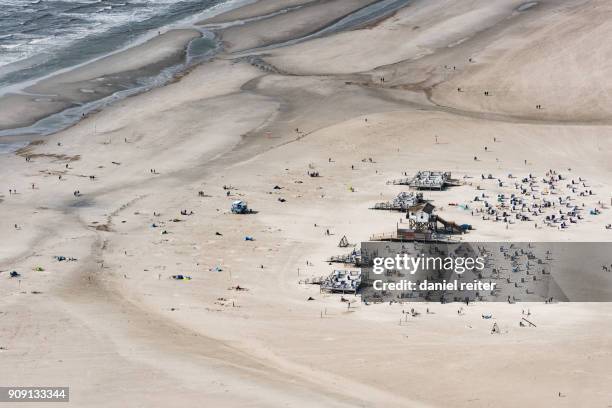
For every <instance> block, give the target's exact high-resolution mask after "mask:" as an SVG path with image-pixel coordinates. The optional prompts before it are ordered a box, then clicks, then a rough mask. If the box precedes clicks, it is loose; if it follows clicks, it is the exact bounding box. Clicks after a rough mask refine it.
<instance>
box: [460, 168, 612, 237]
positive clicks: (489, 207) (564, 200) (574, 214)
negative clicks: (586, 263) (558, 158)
mask: <svg viewBox="0 0 612 408" xmlns="http://www.w3.org/2000/svg"><path fill="white" fill-rule="evenodd" d="M481 180H482V181H486V180H492V181H494V182H495V183H496V187H497V190H502V189H508V188H509V189H510V191H509V192H508V193H506V192H505V191H504V192H499V193H498V194H497V195H496V197H495V201H494V202H491V201H490V197H489V196H488V195H486V194H485V193H484V192H482V193H481V194H480V195H478V196H476V197H474V200H473V203H472V205H474V203H477V204H480V206H479V208H473V209H471V213H472V215H480V216H481V217H482V219H483V220H492V221H496V222H499V221H502V222H504V223H510V224H511V223H513V222H514V221H515V220H518V221H536V223H535V227H536V228H537V227H538V223H537V221H538V220H540V221H541V222H542V223H543V224H544V225H548V226H554V227H558V228H560V229H563V228H568V227H569V226H570V224H577V223H578V222H579V221H580V220H583V219H584V211H585V210H586V209H587V207H586V203H585V202H580V203H578V202H577V200H579V199H580V198H581V197H588V196H593V195H594V193H593V190H592V189H591V188H590V187H589V186H588V185H587V183H586V180H584V179H583V178H581V177H578V178H577V179H569V180H568V179H566V178H565V177H564V176H562V175H561V174H559V173H558V172H557V171H555V170H552V169H551V170H549V171H548V172H547V173H546V175H545V176H544V177H542V178H538V177H536V176H534V175H533V174H529V175H528V176H526V177H523V178H522V179H521V180H520V181H518V180H517V179H516V178H515V177H513V176H512V175H511V174H510V175H508V179H507V180H502V179H501V178H495V177H493V176H492V175H491V174H489V175H488V176H485V175H484V174H481ZM480 188H481V187H480V186H479V190H480ZM599 206H600V207H602V208H603V205H602V204H601V202H599ZM465 208H466V209H467V208H469V207H468V206H465ZM600 212H601V209H600V208H591V209H589V213H590V214H591V215H598V214H600ZM611 228H612V226H611Z"/></svg>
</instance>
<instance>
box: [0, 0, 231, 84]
mask: <svg viewBox="0 0 612 408" xmlns="http://www.w3.org/2000/svg"><path fill="white" fill-rule="evenodd" d="M223 3H231V1H224V0H178V1H177V0H0V88H3V87H6V86H8V85H13V84H18V83H22V82H25V81H31V80H33V79H36V78H39V77H41V76H44V75H47V74H49V73H52V72H55V71H58V70H61V69H65V68H69V67H72V66H74V65H77V64H80V63H83V62H86V61H88V60H91V59H93V58H96V57H99V56H102V55H105V54H108V53H110V52H113V51H116V50H117V49H120V48H123V47H126V46H127V45H129V44H130V43H133V42H136V41H138V39H140V38H142V37H143V36H144V35H146V33H149V32H155V30H156V29H158V28H160V27H166V26H169V25H172V24H173V23H178V22H180V21H181V20H183V19H186V18H189V17H193V16H197V15H198V14H201V13H202V12H205V11H206V10H209V9H211V8H215V7H218V6H220V5H223Z"/></svg>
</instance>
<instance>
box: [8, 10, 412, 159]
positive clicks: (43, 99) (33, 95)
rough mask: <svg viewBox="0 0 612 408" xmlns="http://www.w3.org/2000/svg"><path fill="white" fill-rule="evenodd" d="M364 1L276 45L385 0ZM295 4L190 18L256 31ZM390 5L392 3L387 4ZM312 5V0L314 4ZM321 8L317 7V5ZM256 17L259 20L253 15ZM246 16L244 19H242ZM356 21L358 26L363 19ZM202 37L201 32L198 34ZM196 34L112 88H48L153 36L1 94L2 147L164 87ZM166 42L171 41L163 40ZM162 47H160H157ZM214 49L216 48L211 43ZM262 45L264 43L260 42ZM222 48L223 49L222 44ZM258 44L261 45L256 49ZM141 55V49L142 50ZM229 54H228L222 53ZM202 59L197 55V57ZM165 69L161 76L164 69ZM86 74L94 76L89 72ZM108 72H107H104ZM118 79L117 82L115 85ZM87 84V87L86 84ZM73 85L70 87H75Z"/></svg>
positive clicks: (179, 70)
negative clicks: (11, 140)
mask: <svg viewBox="0 0 612 408" xmlns="http://www.w3.org/2000/svg"><path fill="white" fill-rule="evenodd" d="M364 1H366V3H367V4H365V5H364V6H363V7H361V8H356V9H355V7H354V6H352V5H351V6H348V7H346V8H344V9H343V10H345V11H341V13H343V14H342V15H341V16H340V17H337V18H334V19H333V21H331V22H325V21H323V22H320V23H319V25H320V26H321V27H319V29H316V30H314V31H312V30H311V31H310V33H307V34H306V35H305V36H304V35H303V32H301V31H297V32H294V33H293V34H291V35H289V37H293V38H291V39H288V38H289V37H284V39H282V40H278V38H277V39H276V40H275V41H280V43H279V46H285V45H290V44H291V43H292V42H294V41H297V42H299V41H304V40H307V39H309V38H310V37H311V36H313V35H316V36H318V35H317V33H321V35H331V34H333V33H334V32H335V31H333V30H332V31H330V32H326V31H325V30H326V29H328V28H330V27H334V26H335V24H337V23H338V22H340V21H343V20H344V19H345V18H346V17H347V16H349V15H352V14H353V13H359V12H360V11H361V10H362V9H367V8H369V7H371V6H372V5H377V4H378V3H385V1H388V0H364ZM294 3H295V4H293V3H291V5H289V6H287V5H283V6H282V7H278V6H277V5H275V4H273V3H267V2H254V3H249V4H247V5H246V6H242V7H240V6H237V7H236V8H234V9H230V10H229V11H225V12H220V13H219V14H216V15H214V16H213V17H209V18H207V19H204V20H200V21H198V22H196V24H195V25H196V26H206V25H207V24H209V23H210V22H212V23H213V24H214V23H215V22H216V21H218V20H217V19H221V20H220V21H223V22H228V21H226V20H225V19H226V18H228V16H229V18H230V19H232V18H233V19H234V20H229V21H230V22H231V21H234V22H236V23H237V24H239V25H246V26H247V27H248V28H247V29H248V30H249V31H253V30H255V31H261V29H259V28H257V27H253V25H257V24H258V23H259V22H260V21H263V22H267V20H269V19H278V18H283V17H284V16H283V14H287V13H288V14H291V15H290V16H288V19H287V21H289V22H291V21H295V20H296V18H297V19H299V18H300V16H299V15H296V14H294V13H295V12H296V11H301V9H302V8H304V7H307V6H312V5H313V4H314V3H316V2H314V1H312V0H308V1H307V0H295V2H294ZM392 3H393V2H392ZM399 3H401V4H400V5H399V6H394V7H395V8H394V10H395V11H396V10H397V8H398V7H399V8H401V7H404V6H405V5H406V4H407V3H408V2H402V1H400V2H399ZM314 5H316V4H314ZM318 7H323V6H318ZM270 10H272V13H266V11H270ZM383 14H384V16H381V15H380V10H379V11H378V13H376V14H374V15H371V16H369V17H368V18H367V20H366V21H370V22H371V21H379V20H381V19H383V20H384V19H385V18H388V17H389V15H388V14H389V13H388V12H387V11H384V10H383ZM258 15H262V17H261V19H259V18H258V17H257V16H258ZM245 18H246V21H242V20H243V19H245ZM360 24H364V23H363V22H362V23H360ZM232 27H233V26H230V27H229V28H223V27H221V28H219V29H216V30H213V31H212V32H213V33H214V35H215V36H220V39H219V40H220V42H223V38H222V36H223V33H225V32H226V31H227V30H231V29H232ZM358 27H359V25H357V26H355V27H352V26H349V27H345V29H349V30H350V29H355V28H358ZM190 30H192V31H191V32H194V33H195V31H193V30H194V29H172V30H169V31H166V32H164V33H163V34H161V35H160V36H158V37H162V36H172V35H177V33H181V32H188V31H190ZM202 35H203V34H202ZM196 39H197V37H195V36H194V37H192V38H189V40H188V41H183V42H181V41H177V42H175V44H174V47H175V48H176V54H177V55H176V56H175V57H167V58H165V59H160V60H158V61H156V62H155V65H154V66H149V67H147V69H136V70H131V71H130V70H127V71H120V72H117V73H114V74H113V75H112V76H115V77H116V78H115V82H116V84H115V85H114V86H113V84H112V83H107V84H105V86H100V84H92V83H91V82H92V80H96V81H97V80H99V78H97V79H96V78H86V79H85V81H78V82H80V83H82V84H83V86H79V85H80V84H79V83H73V82H74V81H73V80H70V81H69V82H68V83H69V84H70V87H72V89H68V90H66V89H65V87H64V86H62V88H57V87H55V86H53V83H54V82H56V81H57V82H60V83H61V82H62V80H61V79H62V78H63V77H71V76H73V75H75V74H76V75H77V76H78V75H79V73H81V72H88V71H93V72H95V70H96V69H98V68H97V67H98V66H100V65H102V64H105V63H106V62H107V61H109V60H111V61H112V60H120V59H122V58H128V59H129V58H130V56H131V55H132V54H138V53H142V51H141V50H143V49H147V48H149V49H154V48H157V47H158V46H156V45H153V46H151V42H156V41H157V40H159V39H158V38H157V37H152V38H150V39H148V40H147V41H145V42H142V43H137V44H136V45H134V46H131V47H128V48H126V49H123V50H120V51H117V52H115V53H112V54H110V55H108V56H104V57H101V58H99V59H95V60H94V61H91V62H87V63H84V64H81V65H79V66H77V67H75V68H71V69H68V70H63V71H62V72H60V73H56V74H51V75H49V76H47V77H44V78H43V79H40V80H37V81H35V82H33V83H32V84H31V85H29V86H28V87H27V88H25V89H24V90H23V92H19V93H10V92H9V93H6V94H3V95H2V96H0V108H2V107H3V106H4V108H3V109H1V110H2V111H3V112H4V115H0V144H3V145H5V148H4V150H7V149H8V150H10V149H11V148H10V147H8V146H7V145H8V137H7V136H14V137H17V136H19V135H24V136H27V135H31V134H38V135H40V136H47V135H49V134H53V133H55V132H57V131H60V130H62V129H66V128H67V127H68V126H71V125H72V124H74V123H76V122H78V121H79V120H81V119H82V118H83V117H84V115H88V114H89V113H90V112H95V111H97V110H99V109H101V108H103V107H104V106H107V105H108V104H109V103H114V102H116V101H117V100H121V99H123V98H124V97H129V96H132V95H136V94H139V93H141V92H146V91H148V90H150V89H151V88H157V87H160V86H164V85H166V84H168V83H169V82H171V81H173V80H174V78H176V77H179V76H182V75H184V74H185V73H187V72H188V70H189V68H190V65H191V64H190V61H187V60H186V59H188V58H189V56H188V55H187V56H185V55H184V54H183V56H182V60H181V57H180V56H179V54H180V53H181V51H180V49H181V48H182V50H183V51H182V52H183V53H185V52H186V50H187V49H188V48H189V46H190V44H191V43H192V42H193V41H194V40H196ZM168 42H171V40H169V41H168ZM163 46H164V45H161V47H163ZM217 47H218V46H217ZM266 47H267V46H266ZM266 47H264V48H263V49H257V48H258V47H256V49H254V50H253V51H256V52H257V51H259V52H261V51H263V50H264V49H265V48H266ZM222 48H223V47H222ZM259 48H261V47H259ZM218 52H221V53H222V55H221V56H224V57H227V56H228V55H232V54H234V53H235V52H232V51H231V49H230V50H227V49H222V50H219V49H216V50H215V49H214V48H212V49H211V52H210V53H209V55H205V56H204V61H199V62H196V64H199V63H202V62H205V61H206V60H207V59H210V58H214V55H215V54H216V53H218ZM245 52H247V53H248V50H246V49H245V50H242V51H240V52H238V55H240V54H241V53H242V54H244V53H245ZM145 53H146V52H145ZM228 53H229V54H228ZM200 59H202V58H200ZM165 71H167V74H165V73H164V72H165ZM90 76H95V75H93V73H92V75H90ZM107 76H108V75H107ZM147 78H148V81H149V82H150V83H148V84H144V85H136V84H137V82H138V81H139V80H142V79H147ZM126 81H127V83H132V85H129V86H128V87H127V89H125V83H126ZM120 83H121V86H119V84H120ZM62 85H66V82H64V83H62ZM92 85H93V86H92ZM75 88H76V89H75ZM25 106H28V110H29V111H30V112H32V113H31V114H30V115H29V116H27V117H23V115H18V114H17V112H21V111H22V110H23V108H22V107H25Z"/></svg>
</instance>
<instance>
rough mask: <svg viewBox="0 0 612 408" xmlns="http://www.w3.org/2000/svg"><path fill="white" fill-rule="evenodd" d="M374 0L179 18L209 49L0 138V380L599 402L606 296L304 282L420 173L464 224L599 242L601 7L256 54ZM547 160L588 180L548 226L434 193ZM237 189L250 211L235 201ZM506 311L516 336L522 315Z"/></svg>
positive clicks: (464, 13) (125, 399) (1, 117)
mask: <svg viewBox="0 0 612 408" xmlns="http://www.w3.org/2000/svg"><path fill="white" fill-rule="evenodd" d="M370 3H372V1H327V2H326V1H291V2H287V4H286V7H288V8H289V10H288V11H283V12H280V10H281V9H280V8H279V6H278V3H277V2H269V1H266V0H263V1H260V2H255V3H252V4H248V5H245V6H243V7H242V8H237V9H235V10H232V11H229V12H226V13H222V14H219V15H218V16H216V17H213V18H212V19H210V20H206V21H203V22H199V23H198V24H210V25H214V24H219V25H220V28H219V29H218V31H217V32H216V34H217V35H218V38H219V39H220V40H221V41H222V43H223V44H224V49H223V50H221V51H220V53H219V54H217V55H216V56H215V58H213V59H212V60H211V61H208V62H206V63H203V64H200V65H197V66H195V67H192V68H191V69H190V70H189V71H187V72H185V73H183V74H181V75H180V76H178V77H176V78H175V79H174V80H173V81H171V82H170V83H168V84H167V85H165V86H163V87H159V88H154V89H151V90H149V91H147V92H144V93H140V94H138V95H135V96H132V97H129V98H126V99H123V100H119V101H117V102H115V103H113V104H111V105H109V106H107V107H105V108H104V109H102V110H100V111H97V112H95V113H92V114H89V115H86V117H84V118H83V119H82V120H81V121H79V122H78V123H76V124H75V125H74V126H71V127H69V128H67V129H65V130H63V131H60V132H57V133H54V134H52V135H49V136H45V137H36V138H34V139H35V140H34V141H33V140H32V136H30V137H29V138H27V139H24V140H26V142H27V143H29V144H28V145H27V146H26V147H22V148H21V149H19V150H17V151H15V152H12V153H10V154H0V175H1V177H0V180H1V183H0V187H1V189H0V211H1V214H2V217H0V238H1V240H2V245H0V282H1V283H0V362H1V363H0V378H2V381H1V384H0V385H2V386H4V385H6V386H8V385H16V386H30V385H55V386H69V387H70V400H71V401H70V402H71V405H72V406H75V407H126V406H130V407H168V406H177V407H201V406H220V407H234V406H235V407H244V406H251V407H280V406H291V407H306V406H324V407H328V406H329V407H357V406H359V407H381V406H388V407H447V406H452V407H490V406H495V407H517V406H520V407H541V406H551V407H579V406H580V407H608V406H610V405H612V389H611V388H610V386H609V384H610V383H612V371H611V370H610V368H609V367H610V364H612V330H610V324H611V323H612V303H608V302H603V303H595V302H593V303H589V302H569V303H555V304H545V303H544V302H540V303H527V304H525V303H516V304H508V303H491V302H476V303H471V304H470V305H469V306H466V305H463V307H462V309H463V310H462V312H461V313H458V309H459V308H460V307H461V305H458V304H456V303H449V304H440V303H433V302H431V303H422V302H421V303H405V304H401V303H394V304H389V303H380V304H364V303H362V302H360V299H359V295H353V294H351V295H340V294H330V293H321V292H320V288H319V286H317V285H312V284H307V283H305V280H307V279H312V278H316V277H321V276H326V275H328V274H330V273H331V272H332V271H333V270H334V269H337V268H338V266H337V265H336V266H334V265H332V264H330V263H328V262H327V260H328V259H329V258H330V256H333V255H339V254H343V253H346V252H348V251H349V250H350V248H349V249H347V248H339V247H338V243H339V241H340V239H341V238H342V237H343V236H346V237H347V239H348V241H349V242H350V243H351V244H359V243H360V242H362V241H367V240H369V239H370V237H371V236H372V235H373V234H377V233H385V232H389V231H393V230H394V229H395V228H396V225H397V224H398V222H400V220H401V219H402V218H404V219H405V216H404V214H402V213H400V212H390V211H373V210H371V209H370V207H372V206H373V205H374V204H375V203H376V202H380V201H387V200H389V199H392V198H393V197H395V196H396V195H397V194H398V193H400V192H402V191H406V189H407V186H400V185H393V184H389V183H388V181H389V180H393V179H397V178H399V177H402V176H403V175H404V174H409V175H412V174H414V173H416V172H417V171H419V170H424V169H435V170H444V171H450V172H452V173H453V176H455V177H457V178H459V179H460V180H461V181H462V183H461V185H459V186H457V187H453V188H450V189H447V190H444V191H431V192H427V198H428V199H430V200H431V202H432V203H433V204H435V206H436V208H437V211H439V213H440V214H442V215H444V217H445V218H448V219H451V220H455V221H456V222H458V223H466V224H470V225H471V226H473V230H472V231H469V233H468V234H466V235H464V236H462V239H465V240H471V241H491V242H496V241H517V242H519V241H529V242H532V241H533V242H538V241H542V242H546V241H561V242H571V241H580V242H610V241H612V229H606V227H605V226H606V225H608V224H611V223H612V208H611V207H612V202H611V198H612V196H611V194H612V182H611V181H610V180H612V161H610V157H611V153H612V123H610V120H609V118H608V117H607V112H608V111H609V109H610V108H612V99H610V93H609V92H608V91H607V89H608V88H609V87H610V86H612V81H611V80H610V72H609V70H610V65H609V64H607V60H606V56H607V55H609V54H610V52H612V45H610V43H609V42H607V41H605V39H606V38H607V37H608V35H607V34H608V33H609V31H610V30H611V29H612V25H611V24H610V23H609V21H610V18H609V17H610V15H611V14H612V6H611V5H610V4H609V3H607V2H605V1H603V0H590V1H586V0H585V1H582V0H563V1H546V0H542V1H539V2H537V4H535V5H533V6H530V7H525V6H524V3H525V2H524V1H518V0H500V1H496V2H490V1H484V0H478V1H472V2H465V3H464V2H454V1H450V0H436V1H413V2H410V3H409V5H407V6H406V7H403V8H401V9H399V10H397V11H396V12H394V13H393V14H392V15H390V16H387V18H385V19H384V20H382V21H377V22H376V24H371V25H368V26H366V27H360V28H358V29H355V30H350V31H344V32H340V33H336V34H333V35H329V36H324V37H321V38H316V39H312V40H309V41H304V42H299V43H297V44H294V45H289V46H282V47H274V46H273V45H274V44H276V43H283V42H286V41H288V40H291V39H295V38H300V37H303V36H304V35H307V34H309V33H313V32H316V31H318V30H320V29H321V28H324V27H326V26H328V25H329V24H331V23H332V22H333V21H336V20H338V19H339V18H341V17H343V16H345V15H347V14H350V13H351V12H354V11H355V10H358V9H360V8H362V7H364V6H366V5H368V4H370ZM521 6H523V7H521ZM258 16H265V17H262V18H257V17H258ZM245 19H246V21H242V22H241V23H240V24H236V25H231V24H230V25H229V26H226V27H225V26H223V24H226V23H231V22H232V21H235V20H245ZM199 35H200V33H199V31H197V30H187V29H181V30H174V31H169V32H167V33H163V34H161V35H160V36H158V37H155V38H153V39H151V40H150V41H148V42H145V43H144V44H142V45H140V46H137V47H134V48H130V49H127V50H125V51H122V52H120V53H117V54H114V55H112V56H109V57H107V58H104V59H101V60H98V61H95V62H92V63H90V64H86V65H84V66H82V67H80V68H77V69H76V70H75V71H72V72H65V73H62V74H59V75H56V76H52V77H50V78H48V79H47V80H43V81H42V82H39V83H37V84H34V85H32V87H31V88H29V89H28V92H31V93H32V94H36V96H34V95H28V96H26V95H23V94H13V95H6V96H3V97H2V98H0V129H7V128H13V127H19V126H25V125H28V124H31V123H32V122H33V121H36V120H37V119H40V118H42V117H45V116H47V115H48V114H50V113H52V112H58V111H60V110H62V109H64V108H65V107H67V106H71V105H72V104H75V103H84V102H87V101H89V100H91V99H90V98H91V94H90V93H88V92H83V90H84V89H91V90H92V91H93V92H95V93H96V94H104V95H111V94H112V93H113V92H115V91H116V90H117V89H119V88H120V87H121V86H122V83H123V82H124V81H129V78H131V77H133V76H134V75H136V74H135V72H137V71H138V75H141V73H140V71H142V70H151V72H157V71H159V70H160V69H161V68H163V67H167V66H170V65H172V64H174V63H176V62H177V61H178V60H181V59H182V58H183V57H184V52H185V46H186V44H187V43H188V42H189V41H190V40H191V39H193V38H195V37H197V36H199ZM262 46H268V47H269V48H268V49H265V50H257V49H256V48H258V47H262ZM250 49H255V50H253V51H252V52H251V51H249V50H250ZM100 78H104V80H100V81H98V80H99V79H100ZM383 78H384V80H383ZM485 92H487V94H486V95H485ZM40 95H45V96H44V98H45V99H44V100H37V101H36V103H34V104H33V103H32V100H33V99H32V98H41V97H43V96H40ZM50 95H51V96H50ZM536 106H541V107H536ZM16 139H17V138H16V137H13V138H11V141H15V140H16ZM551 169H554V170H555V171H558V172H562V173H563V174H564V175H566V176H567V177H568V178H571V179H572V180H573V179H574V178H575V179H576V180H578V178H580V180H581V183H582V180H585V181H584V186H585V187H584V188H583V189H586V190H589V189H590V190H592V192H593V194H586V195H580V194H579V192H578V191H577V192H576V193H575V194H572V193H571V192H569V193H567V194H568V195H570V194H572V195H571V200H573V201H572V202H574V203H575V204H576V205H580V206H583V207H584V209H585V212H584V214H585V215H584V217H583V218H581V219H580V220H579V221H578V222H576V223H575V224H571V225H569V227H568V228H561V227H559V226H550V225H552V223H551V224H550V225H547V224H545V223H544V221H543V220H541V219H536V220H535V221H534V220H531V221H529V222H513V223H504V222H496V221H495V220H494V219H491V218H488V219H486V217H484V216H482V215H481V213H478V212H476V213H475V212H474V211H470V210H467V209H464V208H461V207H460V206H458V205H456V204H457V203H462V204H463V203H469V205H470V206H471V208H472V209H474V208H480V207H477V203H475V202H474V197H475V196H476V195H478V194H481V193H483V192H484V193H487V194H490V195H495V194H502V193H504V194H510V193H511V192H512V191H513V190H511V188H512V186H511V184H512V183H511V182H508V181H507V180H508V175H509V174H512V175H513V176H516V177H519V178H522V177H528V175H534V176H535V177H537V178H538V179H541V178H543V177H545V175H546V174H547V172H549V171H550V170H551ZM312 171H317V172H319V175H320V177H309V175H308V173H309V172H312ZM488 174H492V175H493V177H494V178H495V179H497V178H499V179H502V178H503V180H504V182H505V183H506V186H505V187H504V185H503V184H502V186H501V187H500V186H499V185H498V184H497V183H496V182H495V181H490V180H488V179H486V178H485V177H483V175H488ZM9 190H10V191H9ZM235 200H244V201H246V202H248V205H249V207H250V208H252V209H254V210H255V211H256V213H253V214H242V215H239V214H232V213H231V211H230V206H231V204H232V202H233V201H235ZM465 208H467V207H465ZM586 209H597V211H595V212H594V213H589V212H588V211H586ZM542 218H543V217H542ZM534 224H536V225H535V226H534ZM328 231H329V233H328ZM247 237H248V238H252V239H246V238H247ZM351 248H352V247H351ZM58 257H59V258H58ZM62 258H64V259H62ZM60 259H61V260H60ZM11 271H16V272H18V273H19V275H20V276H18V277H12V278H11V277H10V273H11ZM179 274H180V275H184V276H188V277H190V279H181V280H177V279H173V278H172V276H173V275H179ZM597 274H599V275H594V274H593V275H594V276H599V278H598V279H600V282H601V283H600V288H601V291H602V293H604V292H606V293H612V273H605V272H603V271H597ZM608 290H609V291H608ZM308 298H312V299H313V300H310V301H308V300H307V299H308ZM342 298H348V300H350V302H344V301H342ZM344 300H346V299H344ZM347 303H348V304H349V306H347ZM411 308H414V309H416V310H418V311H419V312H420V314H418V316H417V317H412V316H410V317H409V315H408V314H407V313H405V312H406V311H407V310H410V309H411ZM426 308H427V310H428V313H426V312H425V310H426ZM525 309H529V311H530V316H531V317H530V319H531V320H532V321H534V322H536V323H537V327H520V326H519V321H520V320H521V316H524V315H523V313H524V312H525ZM484 314H492V315H493V316H494V320H495V322H496V323H497V324H498V325H499V327H500V328H501V334H500V335H492V334H491V320H484V319H483V318H482V316H483V315H484ZM402 319H404V320H402ZM0 405H1V404H0ZM26 405H27V404H26ZM54 405H55V404H53V403H51V404H50V406H54ZM57 405H58V406H60V405H61V404H59V403H58V404H57Z"/></svg>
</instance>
